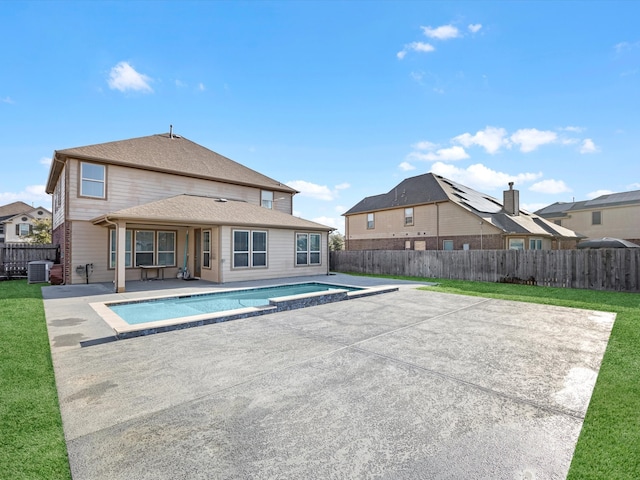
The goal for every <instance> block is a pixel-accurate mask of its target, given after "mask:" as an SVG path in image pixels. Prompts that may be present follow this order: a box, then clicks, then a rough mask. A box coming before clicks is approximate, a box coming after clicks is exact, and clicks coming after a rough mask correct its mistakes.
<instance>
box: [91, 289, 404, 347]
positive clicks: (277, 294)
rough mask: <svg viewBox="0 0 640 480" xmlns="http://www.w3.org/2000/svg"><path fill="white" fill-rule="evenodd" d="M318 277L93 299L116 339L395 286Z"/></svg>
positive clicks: (283, 309)
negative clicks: (152, 295) (215, 289)
mask: <svg viewBox="0 0 640 480" xmlns="http://www.w3.org/2000/svg"><path fill="white" fill-rule="evenodd" d="M396 290H398V288H397V287H373V288H372V287H355V286H350V285H334V284H328V283H321V282H307V283H296V284H286V285H277V286H272V287H259V288H245V289H236V290H226V291H222V292H220V291H218V292H206V293H197V294H191V295H181V296H175V295H174V296H166V297H159V298H147V299H139V300H128V301H120V302H97V303H91V304H90V305H91V307H92V308H93V309H94V310H95V311H96V312H97V313H98V314H99V315H100V316H101V317H102V319H103V320H104V321H105V322H106V323H107V324H108V325H109V326H110V327H111V328H112V329H113V330H114V331H115V338H117V339H121V338H130V337H137V336H141V335H149V334H152V333H159V332H165V331H170V330H177V329H182V328H190V327H195V326H201V325H207V324H211V323H219V322H226V321H229V320H237V319H240V318H247V317H253V316H257V315H265V314H269V313H275V312H281V311H287V310H294V309H298V308H305V307H310V306H314V305H322V304H325V303H332V302H338V301H342V300H348V299H351V298H357V297H363V296H369V295H376V294H378V293H385V292H389V291H396Z"/></svg>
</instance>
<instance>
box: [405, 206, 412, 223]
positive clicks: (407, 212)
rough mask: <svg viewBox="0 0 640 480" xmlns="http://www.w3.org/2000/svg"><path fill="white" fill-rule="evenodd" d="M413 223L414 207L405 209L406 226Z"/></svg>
mask: <svg viewBox="0 0 640 480" xmlns="http://www.w3.org/2000/svg"><path fill="white" fill-rule="evenodd" d="M410 225H413V207H409V208H405V209H404V226H405V227H408V226H410Z"/></svg>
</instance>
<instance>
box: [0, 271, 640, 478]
mask: <svg viewBox="0 0 640 480" xmlns="http://www.w3.org/2000/svg"><path fill="white" fill-rule="evenodd" d="M388 278H400V279H405V280H414V281H428V282H434V281H435V282H438V283H439V285H438V286H437V287H425V288H424V290H427V291H430V290H436V291H439V292H443V293H454V294H461V295H474V296H482V297H489V298H500V299H506V300H514V301H521V302H532V303H543V304H549V305H559V306H564V307H573V308H583V309H589V310H602V311H609V312H616V313H617V318H616V321H615V324H614V327H613V330H612V332H611V337H610V339H609V345H608V347H607V350H606V353H605V356H604V359H603V363H602V366H601V368H600V373H599V375H598V381H597V383H596V386H595V390H594V392H593V396H592V397H591V403H590V405H589V409H588V411H587V416H586V418H585V421H584V426H583V428H582V432H581V434H580V438H579V440H578V445H577V447H576V451H575V455H574V458H573V462H572V464H571V470H570V471H569V476H568V478H569V480H577V479H580V480H589V479H598V480H599V479H603V478H606V479H638V478H640V455H639V454H638V452H640V295H639V294H632V293H618V292H599V291H591V290H571V289H562V288H551V287H536V286H526V285H513V284H501V283H481V282H467V281H460V280H442V279H426V278H425V279H420V278H414V277H388ZM41 286H42V285H29V284H27V282H26V281H24V280H22V281H10V282H0V432H2V435H0V472H1V473H0V477H2V478H11V479H12V480H18V479H29V480H32V479H65V480H68V479H70V478H71V474H70V471H69V463H68V460H67V450H66V445H65V441H64V435H63V431H62V422H61V419H60V410H59V406H58V398H57V393H56V387H55V381H54V376H53V366H52V363H51V354H50V350H49V341H48V336H47V328H46V322H45V316H44V307H43V302H42V294H41V290H40V289H41Z"/></svg>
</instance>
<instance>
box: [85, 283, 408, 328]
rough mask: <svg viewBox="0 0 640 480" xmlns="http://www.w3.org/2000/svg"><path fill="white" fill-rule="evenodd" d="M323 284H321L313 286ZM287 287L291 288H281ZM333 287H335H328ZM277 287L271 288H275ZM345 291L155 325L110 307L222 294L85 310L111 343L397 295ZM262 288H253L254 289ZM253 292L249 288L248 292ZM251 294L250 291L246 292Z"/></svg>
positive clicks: (391, 289) (383, 289)
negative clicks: (109, 333)
mask: <svg viewBox="0 0 640 480" xmlns="http://www.w3.org/2000/svg"><path fill="white" fill-rule="evenodd" d="M315 283H324V282H315ZM284 285H291V284H283V285H282V286H284ZM331 285H335V284H331ZM277 286H281V285H273V287H277ZM335 286H340V287H345V289H337V290H332V291H321V292H311V293H304V294H297V295H283V296H280V297H271V298H269V305H265V306H261V307H244V308H238V309H234V310H225V311H222V312H212V313H202V314H198V315H191V316H188V317H176V318H170V319H166V320H158V321H155V322H146V323H140V324H129V323H127V322H126V321H125V320H124V319H122V317H120V316H119V315H118V314H117V313H115V312H114V311H113V310H112V309H111V308H109V306H110V305H114V304H120V303H140V302H144V301H148V300H159V299H167V298H178V297H195V296H203V295H208V294H216V293H222V292H221V291H220V290H212V291H204V292H199V293H197V294H186V295H175V294H171V295H156V296H151V297H145V298H140V299H136V300H134V301H126V300H125V301H123V300H112V301H106V302H91V303H89V306H90V307H91V308H92V309H93V310H94V311H95V312H96V313H97V314H98V315H99V316H100V317H101V318H102V320H103V321H104V322H105V323H106V324H107V325H108V326H109V327H110V328H111V329H112V330H113V331H114V333H115V335H114V339H115V340H123V339H127V338H135V337H140V336H146V335H153V334H156V333H163V332H169V331H174V330H182V329H185V328H194V327H200V326H203V325H210V324H213V323H221V322H228V321H232V320H239V319H243V318H249V317H256V316H261V315H267V314H270V313H276V312H283V311H288V310H296V309H298V308H306V307H313V306H316V305H323V304H326V303H333V302H340V301H344V300H350V299H354V298H363V297H368V296H371V295H379V294H382V293H388V292H395V291H398V287H397V286H379V287H361V286H354V285H335ZM259 288H264V287H255V289H259ZM346 288H358V289H359V290H353V291H350V290H347V289H346ZM252 289H253V288H252ZM240 290H248V289H247V288H231V289H228V290H224V291H223V292H224V293H228V292H233V291H240ZM249 290H251V289H249Z"/></svg>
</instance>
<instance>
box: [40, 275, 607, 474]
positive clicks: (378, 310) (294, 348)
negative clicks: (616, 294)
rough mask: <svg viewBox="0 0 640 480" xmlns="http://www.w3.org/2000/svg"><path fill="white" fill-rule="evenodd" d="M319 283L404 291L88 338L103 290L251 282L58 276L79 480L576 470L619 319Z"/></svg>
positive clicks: (56, 335) (405, 288)
mask: <svg viewBox="0 0 640 480" xmlns="http://www.w3.org/2000/svg"><path fill="white" fill-rule="evenodd" d="M289 280H291V281H305V280H309V278H305V279H289ZM312 280H315V281H326V282H330V283H342V284H351V285H389V284H397V285H399V287H400V288H399V291H397V292H393V293H386V294H383V295H377V296H372V297H366V298H361V299H354V300H348V301H345V302H339V303H332V304H326V305H321V306H316V307H311V308H306V309H301V310H294V311H289V312H280V313H275V314H272V315H267V316H262V317H253V318H248V319H243V320H235V321H231V322H226V323H219V324H213V325H207V326H203V327H197V328H191V329H187V330H177V331H172V332H167V333H160V334H156V335H151V336H148V337H138V338H134V339H128V340H120V341H115V342H110V343H104V344H96V345H93V346H88V347H81V346H80V342H89V343H90V341H91V340H95V339H100V338H105V337H109V336H111V335H112V334H113V332H111V331H110V330H109V328H108V327H107V326H106V324H105V323H104V322H103V321H102V320H101V319H100V318H99V317H98V316H97V314H96V313H95V312H94V311H93V309H92V308H91V307H90V306H89V303H91V302H95V301H107V300H117V299H129V298H141V297H145V296H149V295H150V293H152V294H153V295H157V294H159V293H162V292H163V291H164V290H165V289H167V288H169V289H175V288H180V289H181V290H182V291H184V292H185V293H187V292H192V291H202V290H213V289H217V288H230V287H232V286H233V287H238V286H240V285H239V284H234V285H222V286H218V285H215V284H207V283H205V282H183V281H179V280H166V281H156V282H139V283H138V282H131V284H129V283H128V284H127V288H128V290H129V291H128V292H127V293H124V294H115V293H112V291H111V289H110V288H109V287H110V286H109V285H101V284H91V285H78V286H59V287H44V288H43V296H44V299H45V300H44V304H45V312H46V317H47V325H48V329H49V335H50V341H51V350H52V356H53V363H54V368H55V374H56V382H57V387H58V394H59V399H60V406H61V411H62V418H63V424H64V430H65V436H66V440H67V446H68V451H69V459H70V464H71V469H72V473H73V478H74V480H83V479H127V480H133V479H164V478H166V479H211V478H216V479H238V478H247V479H248V478H260V479H264V478H296V479H298V478H305V479H316V478H317V479H328V478H383V479H416V478H424V479H434V478H436V479H449V478H450V479H458V478H474V479H485V478H486V479H514V478H515V479H519V478H522V479H525V478H526V479H549V478H551V479H556V478H557V479H561V478H565V476H566V473H567V471H568V469H569V465H570V462H571V457H572V455H573V450H574V448H575V444H576V441H577V438H578V434H579V432H580V428H581V426H582V421H583V419H584V415H585V413H586V409H587V406H588V403H589V399H590V396H591V392H592V389H593V385H594V384H595V380H596V377H597V372H598V369H599V367H600V362H601V359H602V356H603V354H604V350H605V348H606V345H607V341H608V338H609V333H610V331H611V328H612V326H613V321H614V318H615V316H614V314H611V313H603V312H596V311H586V310H576V309H568V308H561V307H552V306H544V305H533V304H524V303H516V302H507V301H501V300H491V299H484V298H477V297H466V296H459V295H448V294H442V293H438V292H437V291H419V290H416V287H417V286H419V285H418V284H415V283H411V282H400V281H393V280H388V279H374V278H368V277H351V276H346V275H332V276H330V277H327V276H320V277H313V278H312ZM270 283H271V284H272V283H282V280H279V281H273V282H250V283H248V284H247V286H249V285H264V284H270ZM149 289H153V290H154V291H153V292H150V291H149Z"/></svg>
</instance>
